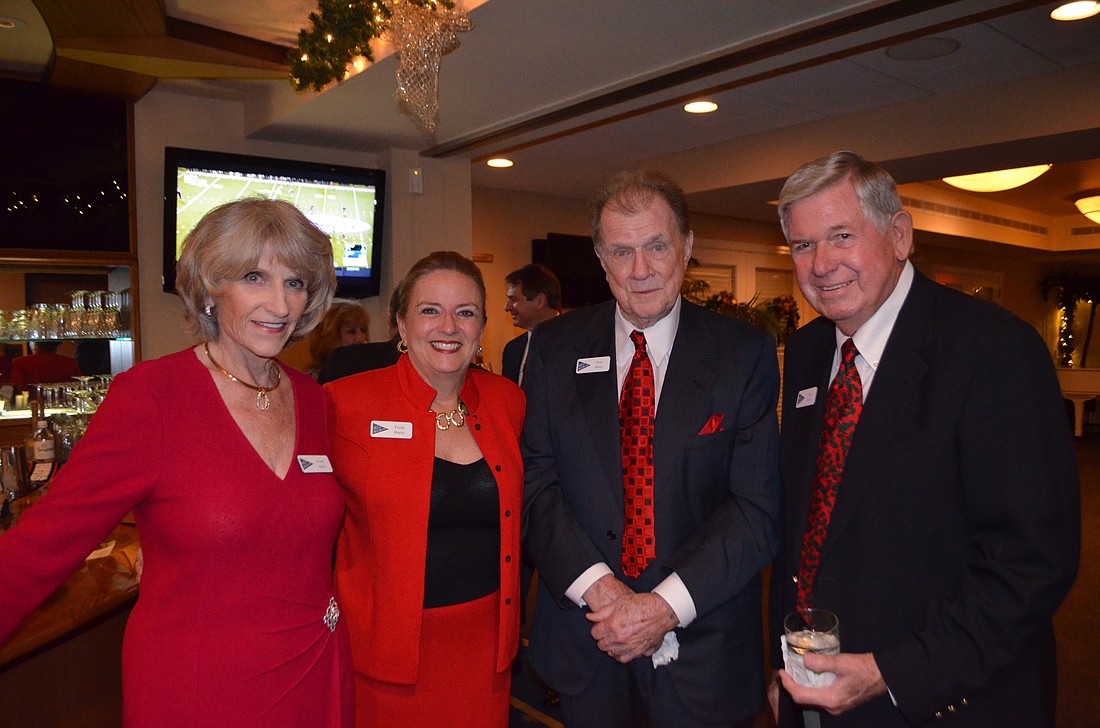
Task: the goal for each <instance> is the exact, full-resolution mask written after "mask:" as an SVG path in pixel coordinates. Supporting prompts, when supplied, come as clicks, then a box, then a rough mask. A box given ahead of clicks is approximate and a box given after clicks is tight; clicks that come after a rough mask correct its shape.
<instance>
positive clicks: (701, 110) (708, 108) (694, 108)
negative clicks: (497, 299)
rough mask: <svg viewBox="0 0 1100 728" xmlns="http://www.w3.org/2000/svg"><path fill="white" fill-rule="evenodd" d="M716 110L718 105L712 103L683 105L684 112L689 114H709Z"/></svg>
mask: <svg viewBox="0 0 1100 728" xmlns="http://www.w3.org/2000/svg"><path fill="white" fill-rule="evenodd" d="M717 110H718V104H716V103H714V102H713V101H690V102H688V103H686V104H684V111H686V112H688V113H689V114H709V113H711V112H712V111H717Z"/></svg>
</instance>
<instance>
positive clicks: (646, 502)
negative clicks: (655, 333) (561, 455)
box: [619, 331, 657, 579]
mask: <svg viewBox="0 0 1100 728" xmlns="http://www.w3.org/2000/svg"><path fill="white" fill-rule="evenodd" d="M630 340H631V341H633V342H634V358H633V359H632V360H631V361H630V371H628V372H627V374H626V379H625V380H624V381H623V393H622V399H621V400H620V401H619V434H620V436H621V437H622V448H623V503H624V507H625V515H626V519H625V521H624V523H623V555H622V564H623V573H625V574H626V575H627V576H629V577H630V578H632V579H636V578H637V577H638V575H639V574H641V573H642V571H643V570H644V569H645V567H646V566H647V565H648V564H649V562H650V561H651V560H652V559H653V557H654V556H655V555H656V546H655V540H654V531H653V410H654V407H655V406H656V403H657V390H656V388H655V387H654V384H653V364H652V363H651V362H650V361H649V355H648V354H647V353H646V348H645V334H643V333H642V332H640V331H635V332H633V333H631V334H630Z"/></svg>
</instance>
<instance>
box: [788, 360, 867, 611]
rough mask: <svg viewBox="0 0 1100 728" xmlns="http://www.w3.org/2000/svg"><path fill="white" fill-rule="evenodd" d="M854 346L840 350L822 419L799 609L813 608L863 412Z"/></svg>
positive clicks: (801, 563) (802, 558) (800, 562)
mask: <svg viewBox="0 0 1100 728" xmlns="http://www.w3.org/2000/svg"><path fill="white" fill-rule="evenodd" d="M858 353H859V352H858V351H856V345H855V344H854V343H853V342H852V340H851V339H848V340H847V341H845V342H844V345H843V346H842V347H841V349H840V368H839V369H838V370H837V373H836V378H835V379H833V384H832V386H831V387H829V394H828V396H827V397H826V399H825V418H824V421H823V423H822V426H821V441H820V443H819V444H818V451H817V472H816V474H815V476H814V491H813V496H812V497H811V499H810V517H809V519H808V521H807V523H806V532H805V534H804V535H803V536H802V554H801V556H800V558H799V560H798V609H799V610H800V611H802V610H806V609H809V608H811V607H812V606H813V591H814V580H815V579H816V578H817V566H818V564H819V563H820V562H821V545H822V544H823V543H825V533H826V531H827V530H828V528H829V521H830V520H831V519H832V515H833V506H834V505H835V504H836V490H837V486H838V485H839V484H840V479H841V478H842V477H843V475H844V461H845V460H846V459H847V458H848V449H849V448H850V447H851V446H852V433H853V432H854V431H855V429H856V422H858V421H859V414H860V412H862V411H863V383H862V382H861V381H860V378H859V371H858V370H857V369H856V354H858Z"/></svg>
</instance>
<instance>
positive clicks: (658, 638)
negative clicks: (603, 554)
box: [584, 574, 678, 665]
mask: <svg viewBox="0 0 1100 728" xmlns="http://www.w3.org/2000/svg"><path fill="white" fill-rule="evenodd" d="M584 601H585V604H587V605H588V608H589V610H591V611H590V612H589V614H587V615H586V617H587V618H588V621H589V622H592V623H593V624H592V639H594V640H596V644H597V645H598V646H599V648H600V649H601V650H602V651H603V652H605V653H607V655H608V656H609V657H611V658H612V659H613V660H616V661H618V662H621V663H623V664H624V665H625V664H626V663H628V662H630V661H631V660H635V659H637V658H639V657H650V656H652V655H653V654H654V653H655V652H657V650H658V649H660V647H661V643H662V642H663V641H664V638H665V634H666V633H667V632H670V631H672V630H673V629H675V627H676V623H677V621H678V619H677V617H676V613H675V612H673V611H672V607H670V606H669V605H668V602H666V601H665V600H664V599H663V598H662V597H660V596H659V595H657V594H653V593H649V592H645V593H641V594H639V593H637V592H635V591H633V590H632V589H631V588H630V587H629V586H627V585H626V584H624V583H623V582H622V581H620V580H619V579H617V578H615V576H614V575H613V574H606V575H604V576H602V577H600V578H599V579H598V580H597V581H596V582H595V583H593V584H592V586H590V587H588V589H587V590H586V591H585V593H584Z"/></svg>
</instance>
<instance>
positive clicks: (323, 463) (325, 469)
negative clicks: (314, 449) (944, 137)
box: [298, 455, 332, 473]
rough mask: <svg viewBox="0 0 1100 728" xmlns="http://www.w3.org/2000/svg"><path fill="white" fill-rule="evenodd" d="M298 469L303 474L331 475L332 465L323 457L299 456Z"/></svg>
mask: <svg viewBox="0 0 1100 728" xmlns="http://www.w3.org/2000/svg"><path fill="white" fill-rule="evenodd" d="M298 467H299V468H301V469H302V472H303V473H331V472H332V463H330V462H329V461H328V458H327V457H325V456H324V455H299V456H298Z"/></svg>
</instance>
